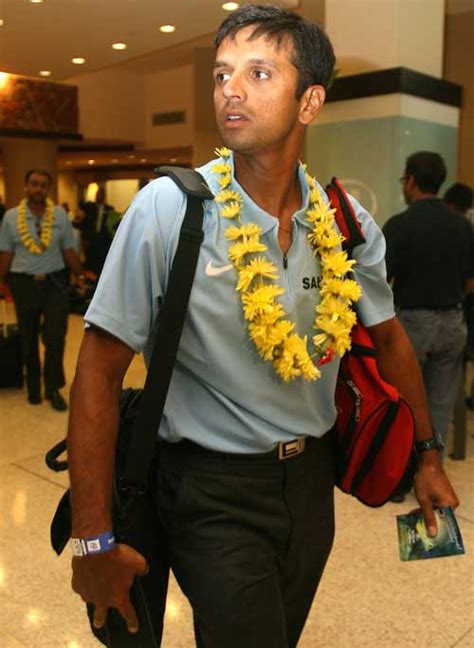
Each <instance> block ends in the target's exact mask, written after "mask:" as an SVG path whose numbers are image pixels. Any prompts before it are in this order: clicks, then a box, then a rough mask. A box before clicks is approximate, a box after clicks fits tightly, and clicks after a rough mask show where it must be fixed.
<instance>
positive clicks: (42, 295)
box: [10, 271, 69, 394]
mask: <svg viewBox="0 0 474 648" xmlns="http://www.w3.org/2000/svg"><path fill="white" fill-rule="evenodd" d="M10 277H11V281H10V283H11V289H12V295H13V300H14V302H15V309H16V314H17V318H18V327H19V331H20V336H21V344H22V350H23V360H24V363H25V367H26V384H27V387H28V393H29V394H40V393H41V364H40V355H39V335H40V332H41V334H42V340H43V344H44V367H43V380H44V387H45V391H46V392H50V391H52V390H55V389H59V388H60V387H63V386H64V385H65V384H66V381H65V377H64V369H63V356H64V344H65V339H66V332H67V318H68V310H69V300H68V296H67V274H66V272H65V271H61V272H55V273H52V274H51V275H46V279H43V280H41V281H37V280H35V279H34V278H33V276H31V275H27V274H21V273H15V272H14V273H11V275H10Z"/></svg>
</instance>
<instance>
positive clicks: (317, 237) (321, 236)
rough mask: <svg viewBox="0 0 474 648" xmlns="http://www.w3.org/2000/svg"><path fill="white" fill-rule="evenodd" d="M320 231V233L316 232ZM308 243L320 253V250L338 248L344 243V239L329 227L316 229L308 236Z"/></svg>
mask: <svg viewBox="0 0 474 648" xmlns="http://www.w3.org/2000/svg"><path fill="white" fill-rule="evenodd" d="M316 229H318V231H316ZM308 241H309V242H310V244H311V246H313V247H314V251H315V252H317V253H319V251H320V250H330V249H332V248H335V247H337V246H338V245H340V244H341V243H342V242H343V241H344V237H343V236H342V234H339V232H336V230H334V229H328V228H327V227H317V228H316V227H315V228H314V229H313V231H312V232H311V233H310V234H308Z"/></svg>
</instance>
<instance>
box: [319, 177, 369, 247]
mask: <svg viewBox="0 0 474 648" xmlns="http://www.w3.org/2000/svg"><path fill="white" fill-rule="evenodd" d="M326 193H327V194H328V196H329V199H330V201H331V205H332V207H333V208H334V209H335V210H336V214H335V219H336V223H337V226H338V227H339V229H340V230H341V233H342V235H343V236H344V239H345V240H344V242H343V243H342V249H343V250H345V251H346V252H347V256H348V257H349V258H350V257H351V256H352V250H353V249H354V248H355V247H356V246H357V245H361V244H362V243H365V236H364V233H363V231H362V228H361V226H360V223H359V221H358V220H357V216H356V215H355V211H354V208H353V207H352V205H351V203H350V200H349V197H348V195H347V193H346V191H345V189H344V187H343V186H342V184H341V182H340V181H339V180H338V179H337V178H333V179H332V180H331V182H330V183H329V184H328V185H327V187H326Z"/></svg>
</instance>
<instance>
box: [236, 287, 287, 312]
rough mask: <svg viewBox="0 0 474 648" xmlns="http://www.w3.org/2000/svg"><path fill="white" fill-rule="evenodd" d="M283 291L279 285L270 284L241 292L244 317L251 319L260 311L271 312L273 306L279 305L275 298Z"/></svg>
mask: <svg viewBox="0 0 474 648" xmlns="http://www.w3.org/2000/svg"><path fill="white" fill-rule="evenodd" d="M284 292H285V291H284V290H283V288H280V286H274V285H270V286H260V287H259V288H256V289H255V290H253V291H252V292H245V293H242V303H243V305H244V317H245V319H247V320H253V319H254V317H255V316H256V315H260V314H261V313H271V312H272V311H273V309H274V308H276V307H278V306H279V304H278V303H277V302H276V301H275V298H276V297H278V295H282V294H283V293H284Z"/></svg>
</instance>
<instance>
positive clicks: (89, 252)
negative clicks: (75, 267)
mask: <svg viewBox="0 0 474 648" xmlns="http://www.w3.org/2000/svg"><path fill="white" fill-rule="evenodd" d="M118 218H119V216H118V214H117V213H116V211H115V209H114V208H113V207H112V205H108V204H107V203H106V202H105V191H104V189H103V187H99V189H98V190H97V194H96V199H95V202H91V201H82V202H80V203H79V209H78V212H77V215H76V217H75V219H74V221H73V224H74V227H76V228H77V229H78V230H80V231H81V241H82V248H83V251H84V257H85V258H84V266H85V268H86V270H88V271H89V272H92V273H93V274H94V275H95V276H96V277H99V276H100V273H101V272H102V268H103V267H104V263H105V259H106V257H107V254H108V251H109V248H110V245H111V244H112V239H113V237H114V233H115V229H116V226H117V224H118Z"/></svg>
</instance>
